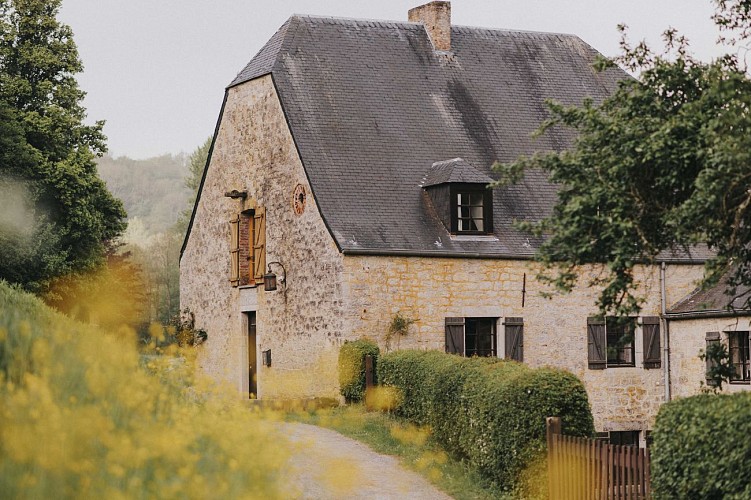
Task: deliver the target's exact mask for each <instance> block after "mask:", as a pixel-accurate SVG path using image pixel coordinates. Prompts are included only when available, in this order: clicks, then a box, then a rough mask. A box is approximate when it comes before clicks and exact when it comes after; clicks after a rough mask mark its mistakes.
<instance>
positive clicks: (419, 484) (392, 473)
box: [280, 423, 451, 500]
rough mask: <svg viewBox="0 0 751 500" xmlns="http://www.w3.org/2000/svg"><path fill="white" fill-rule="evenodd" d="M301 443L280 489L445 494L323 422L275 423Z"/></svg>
mask: <svg viewBox="0 0 751 500" xmlns="http://www.w3.org/2000/svg"><path fill="white" fill-rule="evenodd" d="M280 425H281V426H283V427H282V432H283V433H284V434H285V435H287V436H288V437H289V438H290V440H291V441H292V442H293V443H295V444H297V445H298V446H300V449H299V450H298V451H297V452H296V453H295V456H294V457H293V458H292V459H291V460H290V463H289V467H288V469H287V470H286V471H285V473H284V478H283V481H284V482H285V483H286V485H285V490H286V491H287V492H289V493H290V496H291V497H293V498H303V499H340V498H341V499H345V498H346V499H356V498H362V499H369V500H372V499H391V498H394V499H415V500H418V499H426V500H427V499H431V500H433V499H439V500H443V499H447V500H450V498H451V497H449V496H448V495H446V494H445V493H443V492H441V491H440V490H438V489H436V487H435V486H433V485H432V484H430V483H429V482H428V481H427V480H426V479H424V478H423V477H422V476H420V475H419V474H417V473H415V472H412V471H409V470H406V469H405V468H404V467H402V466H401V465H400V464H399V461H398V460H397V459H396V458H394V457H390V456H387V455H380V454H378V453H376V452H374V451H373V450H371V449H370V448H368V447H367V446H365V445H364V444H362V443H359V442H357V441H355V440H353V439H350V438H347V437H344V436H342V435H341V434H339V433H337V432H334V431H332V430H329V429H324V428H322V427H316V426H313V425H307V424H300V423H280Z"/></svg>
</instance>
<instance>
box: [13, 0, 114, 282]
mask: <svg viewBox="0 0 751 500" xmlns="http://www.w3.org/2000/svg"><path fill="white" fill-rule="evenodd" d="M60 2H61V0H0V117H1V118H2V120H0V124H1V125H0V127H2V132H3V133H2V135H1V136H0V137H2V138H1V139H0V160H1V162H0V179H1V182H2V185H3V186H4V187H5V188H6V189H11V190H13V192H16V193H23V196H22V202H23V204H24V206H23V207H20V208H19V207H16V208H19V209H20V210H21V211H22V213H23V214H24V215H25V217H24V219H23V227H21V228H18V227H16V228H14V227H11V226H9V225H8V224H0V252H2V253H1V254H0V255H2V258H0V278H4V279H7V280H9V281H11V282H14V283H18V284H20V285H22V286H23V287H24V288H26V289H28V290H31V291H35V292H40V291H44V290H45V289H46V287H47V286H48V285H49V282H50V280H51V279H52V278H54V277H56V276H60V275H65V274H68V273H74V272H87V271H90V270H92V269H94V268H96V267H97V266H98V265H101V264H103V263H104V256H105V251H106V250H107V248H108V245H109V244H110V242H112V240H114V239H115V238H116V237H117V236H118V235H120V234H121V233H122V231H123V230H124V229H125V222H124V220H123V219H124V218H125V211H124V209H123V207H122V204H121V203H120V202H119V201H118V200H116V199H114V198H113V197H112V195H111V194H110V193H109V191H108V190H107V188H106V186H105V184H104V182H103V181H102V180H101V179H100V178H99V176H98V175H97V171H96V165H95V163H94V158H95V157H96V156H101V154H102V153H103V152H104V151H105V150H106V146H105V137H104V134H103V133H102V127H103V125H104V123H103V122H101V121H100V122H96V123H95V124H94V125H85V124H84V123H83V121H84V119H85V117H86V112H85V109H84V108H83V106H82V100H83V98H84V95H85V94H84V92H83V91H81V90H80V89H79V88H78V83H77V82H76V79H75V75H76V74H77V73H79V72H80V71H81V70H82V65H81V61H80V59H79V58H78V51H77V49H76V46H75V43H74V42H73V33H72V31H71V29H70V28H69V27H68V26H66V25H64V24H60V23H59V22H58V21H57V19H56V16H57V13H58V11H59V8H60ZM19 229H20V230H19Z"/></svg>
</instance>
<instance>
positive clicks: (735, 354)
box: [728, 332, 751, 382]
mask: <svg viewBox="0 0 751 500" xmlns="http://www.w3.org/2000/svg"><path fill="white" fill-rule="evenodd" d="M728 340H729V342H730V362H731V364H732V366H733V373H732V375H731V376H730V380H733V381H738V382H748V381H749V380H751V366H749V348H748V332H730V333H728Z"/></svg>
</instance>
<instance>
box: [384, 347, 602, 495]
mask: <svg viewBox="0 0 751 500" xmlns="http://www.w3.org/2000/svg"><path fill="white" fill-rule="evenodd" d="M378 379H379V381H380V383H381V384H382V385H385V386H394V387H397V388H398V389H399V390H400V391H401V392H402V396H403V399H402V400H401V402H400V404H399V405H398V406H397V408H396V414H397V415H399V416H402V417H405V418H407V419H408V420H410V421H412V422H414V423H416V424H417V425H426V426H429V427H431V428H432V431H433V435H434V436H435V437H436V439H438V440H439V441H440V442H441V443H442V444H443V446H444V447H445V448H446V450H447V451H449V452H450V453H452V454H453V455H454V456H455V457H457V458H459V459H463V460H466V461H467V462H468V463H469V464H470V465H471V466H473V467H475V468H477V469H478V470H479V471H480V472H481V473H482V474H483V475H484V476H485V477H487V478H488V479H489V480H491V481H493V482H494V483H495V484H496V485H498V486H499V487H501V488H503V489H506V490H512V489H514V488H516V487H518V486H519V484H518V483H517V480H518V478H519V475H520V474H521V473H522V472H523V470H524V469H525V468H526V467H527V466H528V465H530V464H532V463H533V462H534V461H535V459H536V458H537V457H539V455H540V454H541V453H542V452H543V451H544V449H545V418H546V417H552V416H560V417H561V418H562V421H563V431H564V433H565V434H567V435H571V436H590V435H592V434H593V433H594V423H593V419H592V413H591V410H590V407H589V400H588V399H587V393H586V391H585V389H584V386H583V385H582V383H581V382H580V381H579V380H578V379H577V378H576V377H574V376H573V375H572V374H570V373H568V372H565V371H562V370H558V369H553V368H538V369H531V368H529V367H528V366H526V365H523V364H521V363H516V362H512V361H503V360H499V359H495V358H462V357H459V356H455V355H451V354H445V353H441V352H437V351H409V350H407V351H398V352H394V353H390V354H385V355H383V356H381V357H380V359H379V362H378Z"/></svg>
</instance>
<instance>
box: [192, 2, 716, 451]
mask: <svg viewBox="0 0 751 500" xmlns="http://www.w3.org/2000/svg"><path fill="white" fill-rule="evenodd" d="M596 56H597V52H596V51H595V50H594V49H593V48H592V47H590V46H589V45H587V44H586V43H585V42H583V41H582V40H581V39H579V38H578V37H576V36H573V35H564V34H555V33H534V32H521V31H509V30H491V29H484V28H473V27H464V26H453V25H451V22H450V5H449V3H448V2H432V3H430V4H427V5H424V6H421V7H418V8H415V9H412V10H410V12H409V21H408V22H390V21H373V20H355V19H338V18H327V17H313V16H297V15H296V16H292V17H290V18H289V20H288V21H287V22H286V23H284V25H283V26H282V27H281V28H280V29H279V30H278V31H277V33H276V34H275V35H274V36H273V37H272V38H271V39H270V40H269V41H268V42H267V44H266V45H265V46H264V47H263V48H262V49H261V50H260V52H258V54H257V55H256V56H255V57H254V58H253V59H252V60H251V61H250V63H248V65H247V66H246V67H245V68H244V69H243V70H242V71H241V72H240V73H239V74H238V75H237V77H236V78H235V79H234V80H233V81H232V82H231V83H230V85H229V86H228V87H227V89H226V92H225V98H224V103H223V105H222V109H221V112H220V116H219V119H218V123H217V127H216V131H215V134H214V138H213V143H212V147H211V152H210V156H209V161H208V162H207V167H206V169H205V172H204V176H203V180H202V183H201V187H200V191H199V196H198V199H197V201H196V205H195V207H194V210H193V215H192V217H191V221H190V227H189V230H188V234H187V236H186V239H185V242H184V245H183V248H182V251H181V262H180V277H181V278H180V292H181V306H182V307H183V308H186V307H187V308H190V309H191V310H192V311H193V313H194V314H195V320H196V325H197V326H200V327H202V328H205V329H206V330H207V331H208V333H209V338H208V341H207V342H206V343H205V344H204V345H202V346H201V347H200V349H201V352H200V356H199V362H200V365H201V366H202V368H203V369H204V370H206V371H207V372H208V373H210V374H211V375H213V376H214V377H216V378H218V379H222V380H226V381H228V382H230V383H232V384H233V385H235V386H236V387H237V388H238V389H239V390H241V391H242V392H243V393H245V394H251V393H252V394H253V395H255V396H257V397H260V398H269V397H282V396H290V395H296V396H313V395H329V396H331V395H336V394H337V390H338V386H337V385H338V383H337V379H336V356H337V353H338V348H339V346H341V344H342V343H343V342H344V341H345V340H348V339H357V338H360V337H370V338H372V339H374V340H376V341H378V342H379V343H380V344H381V347H382V348H387V347H388V348H402V349H404V348H417V349H441V350H443V349H445V350H447V351H449V352H456V353H458V354H461V355H467V356H470V355H475V354H476V355H491V356H498V357H510V358H513V359H517V360H520V361H523V362H524V363H528V364H530V365H532V366H542V365H552V366H557V367H562V368H566V369H568V370H570V371H571V372H573V373H574V374H576V375H577V376H578V377H579V378H581V379H582V380H583V381H584V383H585V385H586V387H587V390H588V392H589V396H590V401H591V403H592V407H593V413H594V416H595V424H596V427H597V429H598V431H601V432H607V433H610V434H609V435H610V437H611V438H612V439H613V440H616V441H624V442H628V441H629V440H635V439H640V440H642V441H643V439H644V436H645V433H644V432H643V431H646V430H648V429H649V428H650V427H651V425H652V422H653V419H654V416H655V414H656V411H657V409H658V407H659V405H660V404H661V403H662V402H663V401H664V400H665V398H666V386H665V384H666V380H667V378H666V377H665V360H664V353H663V348H662V347H661V346H664V345H665V342H664V339H663V337H664V334H665V333H666V332H665V329H664V325H663V324H662V323H661V320H660V315H661V312H662V311H664V310H665V309H666V308H669V307H670V306H671V305H672V304H675V303H677V302H678V301H679V300H680V299H682V298H683V297H685V296H686V295H687V294H688V293H689V292H690V291H691V290H692V289H693V288H694V283H695V280H697V279H698V278H700V277H701V275H702V269H701V266H700V265H699V264H701V255H699V256H696V255H695V256H693V257H691V256H684V255H676V256H670V257H666V258H665V259H664V261H663V262H662V264H663V265H662V268H661V267H660V266H643V267H642V268H640V269H638V271H637V272H638V278H639V281H640V287H641V288H640V290H641V291H642V292H643V293H644V295H645V297H646V299H647V300H646V302H645V304H644V309H643V313H642V314H643V316H642V317H639V318H634V320H633V322H631V323H629V324H626V325H623V324H621V325H616V324H614V323H612V322H610V321H608V320H606V321H597V320H596V319H594V316H595V314H596V312H597V308H596V306H595V299H596V296H597V293H598V290H594V289H589V288H587V287H586V286H582V287H579V288H577V289H576V290H575V291H574V292H572V293H571V294H569V295H566V296H557V297H554V298H553V299H546V298H543V297H542V296H541V295H540V292H542V291H544V288H543V286H542V285H541V284H540V283H539V282H538V281H536V280H535V279H534V276H535V275H536V274H537V272H538V271H539V268H538V265H537V264H535V263H534V262H533V261H532V257H533V254H534V252H535V249H536V247H537V245H538V244H539V241H537V240H536V239H534V238H532V237H530V236H528V235H526V234H523V233H521V232H519V231H518V230H517V229H516V228H515V226H514V225H513V221H516V220H539V219H540V218H542V217H544V216H545V215H547V214H549V213H550V211H551V209H552V206H553V204H554V203H555V200H556V187H555V186H553V185H552V184H551V183H550V182H548V180H547V178H546V177H545V176H544V175H543V174H542V173H540V172H528V173H527V174H526V176H525V178H524V179H523V180H522V181H520V182H519V183H517V184H515V185H513V186H509V187H506V188H503V189H494V190H489V189H486V185H487V183H488V182H490V181H491V180H492V179H493V178H494V176H495V174H494V172H493V171H492V169H491V166H492V165H493V164H494V163H495V162H497V161H501V162H507V161H512V160H514V159H516V158H517V157H518V156H520V155H529V154H532V153H534V152H535V151H544V150H556V151H558V150H562V149H564V148H566V147H569V146H570V145H571V144H572V140H573V137H572V135H571V133H570V132H568V131H565V130H560V129H554V130H551V131H550V132H549V133H547V134H545V135H543V136H541V137H538V138H533V137H532V133H533V132H534V131H535V130H536V129H537V128H538V127H539V125H540V124H541V123H542V121H543V120H545V118H546V117H547V112H546V107H545V104H544V101H545V99H546V98H552V99H555V100H557V101H559V102H562V103H564V104H570V105H573V104H579V103H581V102H582V101H583V100H584V99H586V98H591V99H594V100H595V101H599V100H602V99H603V98H604V97H605V96H607V95H608V94H609V93H611V92H612V91H613V90H614V89H615V88H616V86H617V84H618V81H619V80H620V79H622V78H625V77H626V75H625V73H623V72H622V71H620V70H617V69H609V70H607V71H604V72H596V71H594V70H593V69H592V62H593V61H594V59H595V57H596ZM583 272H584V274H585V276H584V278H586V277H587V276H588V275H594V274H596V273H597V272H598V270H597V269H596V268H590V269H584V270H583ZM265 275H267V276H268V277H269V278H271V277H272V275H273V277H275V278H276V289H275V290H274V291H265V289H264V284H263V281H264V276H265ZM661 292H662V293H661ZM397 314H400V315H402V316H405V317H408V318H411V319H414V320H416V322H415V323H414V324H413V325H412V326H411V327H410V332H409V334H408V335H406V336H403V337H400V338H398V339H394V340H393V341H392V342H391V345H389V346H387V345H386V332H387V329H388V326H389V324H390V323H391V321H392V320H393V318H394V317H395V316H396V315H397Z"/></svg>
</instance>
